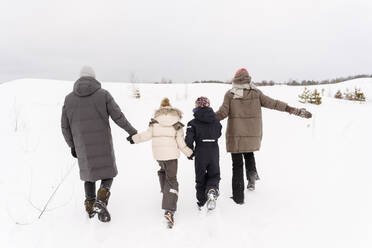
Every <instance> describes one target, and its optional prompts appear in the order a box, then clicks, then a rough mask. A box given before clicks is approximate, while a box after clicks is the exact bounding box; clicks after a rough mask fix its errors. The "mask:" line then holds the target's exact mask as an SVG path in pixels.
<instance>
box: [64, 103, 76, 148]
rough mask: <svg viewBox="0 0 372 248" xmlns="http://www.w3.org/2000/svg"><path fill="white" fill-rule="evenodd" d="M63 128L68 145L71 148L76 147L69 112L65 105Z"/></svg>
mask: <svg viewBox="0 0 372 248" xmlns="http://www.w3.org/2000/svg"><path fill="white" fill-rule="evenodd" d="M61 129H62V134H63V137H64V138H65V140H66V143H67V145H68V146H69V147H70V148H73V147H75V145H74V140H73V137H72V133H71V127H70V122H69V121H68V118H67V112H66V107H65V106H63V108H62V117H61Z"/></svg>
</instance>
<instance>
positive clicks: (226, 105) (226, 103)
mask: <svg viewBox="0 0 372 248" xmlns="http://www.w3.org/2000/svg"><path fill="white" fill-rule="evenodd" d="M230 101H231V93H230V91H228V92H227V93H226V94H225V97H224V99H223V103H222V106H221V107H220V109H219V110H218V111H217V112H216V118H217V120H219V121H220V120H223V119H225V118H226V117H227V116H228V115H229V112H230Z"/></svg>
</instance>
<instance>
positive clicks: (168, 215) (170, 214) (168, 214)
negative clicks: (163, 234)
mask: <svg viewBox="0 0 372 248" xmlns="http://www.w3.org/2000/svg"><path fill="white" fill-rule="evenodd" d="M164 217H165V219H166V220H167V224H168V228H172V227H173V225H174V212H173V211H169V210H166V211H165V213H164Z"/></svg>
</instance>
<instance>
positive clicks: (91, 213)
mask: <svg viewBox="0 0 372 248" xmlns="http://www.w3.org/2000/svg"><path fill="white" fill-rule="evenodd" d="M95 201H96V200H95V199H93V200H85V202H84V205H85V211H87V213H88V216H89V218H93V217H94V215H95V214H96V212H94V210H93V205H94V202H95Z"/></svg>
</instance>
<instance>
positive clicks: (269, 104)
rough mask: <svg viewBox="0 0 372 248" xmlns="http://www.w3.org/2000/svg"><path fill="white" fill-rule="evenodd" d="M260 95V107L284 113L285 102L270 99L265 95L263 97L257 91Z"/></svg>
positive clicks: (260, 93)
mask: <svg viewBox="0 0 372 248" xmlns="http://www.w3.org/2000/svg"><path fill="white" fill-rule="evenodd" d="M259 95H260V102H261V106H262V107H265V108H269V109H275V110H278V111H283V112H284V111H286V107H287V106H288V105H287V104H286V103H285V102H282V101H279V100H275V99H272V98H270V97H268V96H266V95H264V94H263V93H262V92H261V91H259Z"/></svg>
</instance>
